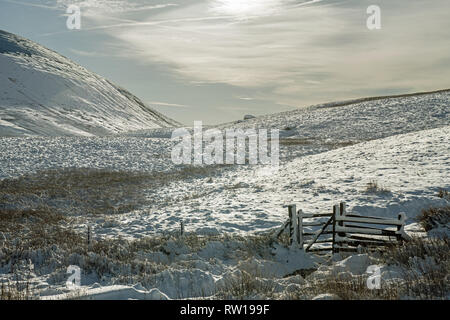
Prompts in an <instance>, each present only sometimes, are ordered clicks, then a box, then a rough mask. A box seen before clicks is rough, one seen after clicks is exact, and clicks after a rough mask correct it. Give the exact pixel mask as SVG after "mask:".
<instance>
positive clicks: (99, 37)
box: [0, 0, 450, 125]
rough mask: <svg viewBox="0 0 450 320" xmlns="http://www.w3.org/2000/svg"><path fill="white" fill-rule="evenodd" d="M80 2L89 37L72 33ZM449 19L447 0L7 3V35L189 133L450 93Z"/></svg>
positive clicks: (3, 0)
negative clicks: (116, 88) (256, 118)
mask: <svg viewBox="0 0 450 320" xmlns="http://www.w3.org/2000/svg"><path fill="white" fill-rule="evenodd" d="M71 4H75V5H78V6H79V7H80V10H81V29H80V30H69V29H68V28H67V26H66V21H67V18H68V17H67V14H66V10H67V8H68V6H69V5H71ZM370 5H377V6H378V7H379V8H380V13H381V15H380V17H381V20H380V22H381V25H380V27H381V28H380V29H375V30H370V29H369V28H367V19H368V18H369V16H370V15H371V14H370V13H367V8H368V7H369V6H370ZM449 12H450V2H449V1H448V0H429V1H424V0H146V1H144V0H135V1H132V0H34V1H31V0H0V29H2V30H5V31H8V32H12V33H16V34H19V35H21V36H23V37H26V38H28V39H31V40H33V41H35V42H37V43H39V44H42V45H44V46H46V47H48V48H50V49H53V50H55V51H57V52H59V53H60V54H62V55H64V56H66V57H68V58H70V59H72V60H73V61H75V62H77V63H79V64H80V65H82V66H84V67H86V68H87V69H89V70H91V71H93V72H96V73H98V74H100V75H101V76H104V77H106V78H107V79H109V80H111V81H112V82H114V83H116V84H118V85H120V86H122V87H124V88H126V89H127V90H129V91H130V92H132V93H133V94H135V95H137V96H138V97H139V98H141V100H143V101H144V102H146V103H147V104H148V105H150V106H152V107H154V108H156V109H157V110H159V111H160V112H162V113H164V114H166V115H168V116H169V117H172V118H174V119H175V120H178V121H180V122H182V123H184V124H187V125H192V124H193V122H194V121H196V120H202V121H203V123H204V124H218V123H224V122H228V121H233V120H238V119H242V118H243V117H244V115H247V114H251V115H263V114H270V113H276V112H281V111H287V110H292V109H296V108H302V107H306V106H309V105H313V104H319V103H324V102H330V101H340V100H346V99H352V98H360V97H368V96H378V95H391V94H403V93H412V92H418V91H431V90H437V89H444V88H450V41H449V40H450V19H449V18H448V13H449Z"/></svg>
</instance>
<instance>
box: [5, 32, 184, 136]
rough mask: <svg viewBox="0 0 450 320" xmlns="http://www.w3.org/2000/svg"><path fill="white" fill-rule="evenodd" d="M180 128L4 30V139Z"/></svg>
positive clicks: (82, 70)
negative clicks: (9, 137)
mask: <svg viewBox="0 0 450 320" xmlns="http://www.w3.org/2000/svg"><path fill="white" fill-rule="evenodd" d="M174 125H178V123H177V122H175V121H173V120H171V119H169V118H167V117H166V116H164V115H162V114H160V113H159V112H157V111H155V110H153V109H151V108H149V107H147V106H146V105H144V104H143V103H142V101H140V100H139V99H138V98H137V97H135V96H133V95H132V94H131V93H129V92H128V91H126V90H125V89H122V88H119V87H117V86H115V85H114V84H112V83H111V82H109V81H108V80H106V79H104V78H102V77H100V76H98V75H96V74H94V73H92V72H90V71H88V70H86V69H85V68H83V67H81V66H79V65H77V64H76V63H74V62H72V61H70V60H69V59H67V58H65V57H63V56H61V55H59V54H58V53H56V52H54V51H51V50H49V49H47V48H44V47H42V46H41V45H39V44H37V43H34V42H32V41H30V40H27V39H24V38H22V37H19V36H16V35H13V34H11V33H8V32H5V31H2V30H0V136H36V135H46V136H62V135H64V136H68V135H71V136H93V135H106V134H111V133H118V132H124V131H128V130H138V129H148V128H159V127H170V126H174Z"/></svg>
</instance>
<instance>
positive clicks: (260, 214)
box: [0, 92, 450, 299]
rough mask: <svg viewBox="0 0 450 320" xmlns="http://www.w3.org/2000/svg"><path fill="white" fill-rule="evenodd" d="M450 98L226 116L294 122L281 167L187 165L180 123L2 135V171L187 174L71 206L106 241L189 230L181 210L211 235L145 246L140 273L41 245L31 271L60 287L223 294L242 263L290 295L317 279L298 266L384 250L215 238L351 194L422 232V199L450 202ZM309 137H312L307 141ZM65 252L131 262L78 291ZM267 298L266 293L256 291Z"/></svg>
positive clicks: (62, 291)
mask: <svg viewBox="0 0 450 320" xmlns="http://www.w3.org/2000/svg"><path fill="white" fill-rule="evenodd" d="M449 98H450V94H449V93H448V92H440V93H434V94H429V95H422V96H417V97H414V96H413V97H402V98H392V99H382V100H375V101H366V102H359V103H356V104H350V105H346V106H339V107H330V106H327V107H312V108H309V109H306V110H298V111H292V112H288V113H282V114H275V115H271V116H266V117H261V118H256V119H250V120H247V121H245V122H240V123H233V124H227V125H223V126H219V127H220V128H223V129H225V128H227V127H232V128H237V127H258V128H278V129H280V130H282V134H281V138H282V139H284V140H287V139H291V140H292V141H290V143H287V144H282V145H281V150H280V152H281V158H282V162H281V165H280V167H279V168H278V169H277V170H275V169H274V168H270V167H265V166H250V165H242V166H238V165H236V166H225V167H222V166H219V167H212V168H204V171H201V170H200V171H192V174H190V170H192V168H189V167H185V166H176V165H174V164H173V163H172V162H171V160H170V151H171V148H172V146H173V142H172V141H170V139H169V138H170V133H171V130H170V129H155V130H150V131H149V130H146V131H139V132H133V133H130V134H123V135H116V136H110V137H89V138H86V137H53V138H49V137H26V138H1V139H0V149H1V150H2V152H1V154H0V164H1V166H0V177H1V178H2V179H9V180H4V181H12V180H11V179H14V178H17V177H19V176H20V175H22V174H31V176H30V177H31V179H32V177H33V174H35V173H36V174H37V175H39V173H40V172H41V170H45V169H55V168H56V169H57V168H91V169H92V168H95V169H108V170H114V171H117V172H123V171H135V172H139V173H141V174H142V175H144V174H152V173H155V172H159V173H161V172H164V173H166V174H168V177H172V176H170V174H172V173H174V172H175V171H176V170H182V171H183V170H184V173H185V174H184V175H182V178H176V179H172V178H173V177H172V178H170V179H169V178H168V179H167V181H163V180H158V181H161V183H160V182H157V183H150V180H149V183H148V185H146V184H145V183H144V184H143V185H142V186H140V187H139V188H140V189H139V194H140V195H141V198H142V199H141V202H139V205H138V207H137V208H133V209H131V210H130V211H128V212H125V213H122V214H115V215H111V214H96V215H86V214H71V215H70V218H71V225H70V227H71V228H72V229H73V230H76V231H79V232H80V233H82V234H85V232H86V230H87V226H88V225H90V226H91V228H92V233H93V237H94V239H95V240H99V239H110V240H115V239H118V238H119V237H120V238H122V239H128V240H129V241H136V239H145V238H146V237H148V236H158V235H160V234H167V233H170V232H174V231H177V230H179V228H180V222H181V221H183V222H184V223H185V229H186V232H187V234H188V235H204V236H208V237H212V238H211V240H210V241H206V242H205V243H204V244H203V245H201V246H199V247H198V248H195V249H193V248H192V246H189V245H187V244H186V243H185V242H183V240H182V239H181V240H180V239H178V240H177V239H175V240H174V239H171V240H168V241H167V242H165V243H164V244H163V245H162V247H161V248H159V249H158V250H153V249H152V250H150V249H145V250H144V249H142V250H140V251H138V252H137V256H136V257H135V259H136V261H139V263H143V264H144V267H142V268H144V269H145V268H150V267H148V265H147V264H150V266H151V270H153V271H152V272H150V274H149V275H147V271H148V270H147V269H145V270H146V271H145V272H144V273H143V274H141V273H139V277H137V276H136V275H134V276H132V275H131V274H132V273H133V272H132V271H131V269H127V268H131V267H126V266H122V265H120V267H119V266H114V265H112V266H111V265H110V264H111V262H108V261H109V260H107V259H106V258H105V257H102V256H100V255H98V254H94V253H92V254H90V255H89V257H88V258H86V257H81V256H79V255H71V256H70V257H64V254H65V253H64V251H61V250H59V249H57V248H55V250H54V252H53V251H52V252H50V253H43V252H35V251H33V253H32V254H31V258H30V262H31V264H33V267H34V268H33V271H32V272H31V276H30V273H29V274H28V278H31V279H32V280H31V282H32V285H33V286H34V287H35V288H38V289H39V290H40V291H42V292H41V295H42V296H43V297H46V298H48V299H60V298H87V299H110V298H113V299H114V298H116V299H118V298H136V299H166V298H170V299H174V298H188V297H211V296H216V297H223V296H221V295H220V292H222V291H221V290H223V288H224V287H226V286H227V285H229V284H230V283H233V281H243V280H242V271H246V272H248V273H250V274H253V275H254V276H255V277H256V278H255V279H258V280H257V281H258V283H259V284H258V285H260V286H262V287H270V288H273V292H272V293H273V295H272V296H271V297H272V298H274V297H275V298H283V297H284V298H286V297H289V294H290V293H292V292H294V291H295V290H298V289H299V288H300V287H301V286H304V285H305V284H306V283H307V281H308V278H307V279H306V280H305V278H304V277H303V276H301V275H300V274H295V273H294V272H295V271H298V270H308V269H317V268H319V269H318V271H316V272H315V273H314V275H313V276H318V275H320V274H326V273H327V272H328V273H329V272H331V271H332V270H341V271H342V270H343V271H342V272H344V271H345V272H350V273H351V274H353V275H358V274H361V273H364V271H365V267H366V265H368V264H373V263H379V262H377V261H372V260H371V259H372V258H371V257H369V256H367V255H354V256H351V257H349V258H347V259H346V260H339V261H336V262H335V264H334V265H331V266H330V265H329V264H328V265H327V264H324V266H323V267H319V265H320V264H322V263H324V261H323V259H322V258H318V257H315V256H313V255H311V254H305V253H303V252H301V251H295V250H294V251H293V250H288V249H286V248H284V247H283V246H281V245H275V247H267V248H264V249H255V250H254V252H253V253H252V254H246V253H245V252H248V250H249V249H248V248H249V244H248V243H243V242H240V241H238V240H235V239H233V238H231V239H228V240H226V239H225V240H224V239H222V240H220V241H219V240H217V239H216V240H214V239H215V238H214V237H221V236H224V235H230V236H232V237H235V236H237V235H240V236H244V237H248V236H251V235H253V234H258V233H259V234H261V233H264V232H266V231H270V230H274V229H275V228H277V227H279V226H280V225H281V223H282V222H283V221H284V220H285V219H286V217H287V209H286V207H285V206H286V205H288V204H296V205H297V208H301V209H303V211H304V212H306V213H318V212H328V211H330V210H331V208H332V205H334V204H337V203H339V202H340V201H345V202H346V203H347V205H348V206H349V207H348V210H349V211H350V212H354V213H358V214H361V215H376V216H386V217H396V216H397V214H398V213H399V212H405V213H406V215H407V217H408V220H407V224H408V226H407V228H406V230H407V231H409V232H411V233H412V232H417V231H423V230H421V229H420V226H418V224H417V223H416V222H415V220H414V217H415V216H417V214H418V213H420V211H421V210H422V209H424V208H428V207H430V206H435V207H442V206H446V205H448V199H445V198H439V197H438V196H437V193H438V190H440V189H443V190H449V189H450V116H449V113H450V103H449V101H450V99H449ZM296 139H297V140H296ZM304 139H309V141H308V143H305V140H304ZM150 177H151V175H150ZM27 179H28V180H30V178H27ZM150 179H151V178H150ZM369 182H376V183H378V185H380V186H381V187H382V188H383V189H385V192H378V193H371V192H367V190H366V189H367V184H368V183H369ZM50 200H51V201H50ZM50 200H49V203H52V204H54V203H60V202H58V199H55V198H51V199H50ZM59 200H65V199H64V198H62V199H59ZM126 200H127V199H126V196H124V201H125V202H126ZM418 234H419V233H418ZM250 247H251V246H250ZM121 250H122V249H121ZM123 250H124V251H125V252H126V251H127V250H128V249H123ZM45 254H48V255H49V256H50V257H52V258H51V259H50V258H49V259H50V260H51V261H52V263H51V265H52V266H49V265H47V262H46V260H45V259H44V260H43V258H42V256H45ZM62 261H66V262H67V261H69V262H70V263H71V264H76V265H79V266H80V267H81V268H82V269H83V268H87V269H89V268H90V266H91V265H92V264H95V265H101V266H104V268H106V269H108V270H111V269H112V270H116V269H119V270H122V269H120V268H125V269H123V271H116V273H115V274H109V275H98V274H95V273H88V274H84V275H83V277H84V278H83V281H82V285H83V287H82V289H81V290H80V291H76V292H69V291H68V290H67V289H66V288H65V279H67V275H66V274H65V270H64V269H61V266H60V267H57V265H58V263H59V264H62ZM9 267H10V265H6V266H3V267H2V268H0V274H1V273H3V274H4V277H3V278H5V279H6V278H9V279H11V274H9V273H8V270H9V269H8V268H9ZM330 268H331V269H330ZM386 268H387V269H386ZM362 269H364V270H363V271H361V270H362ZM330 270H331V271H330ZM383 270H384V271H383V272H388V273H389V274H390V276H389V277H391V278H392V273H393V274H395V270H392V268H391V269H390V267H385V269H383ZM339 272H340V271H339ZM119 275H120V276H119ZM256 275H257V276H256ZM384 276H386V277H388V276H387V275H384ZM127 277H129V280H126V279H128V278H127ZM0 278H2V277H1V276H0ZM236 279H238V280H236ZM136 282H139V283H138V284H136ZM99 283H100V284H99ZM124 284H126V286H123V285H124ZM111 285H113V286H112V287H111ZM119 285H122V286H119ZM258 297H259V298H264V297H267V296H264V295H260V296H258V295H256V296H252V297H250V298H258ZM319 298H321V297H319ZM322 298H323V297H322Z"/></svg>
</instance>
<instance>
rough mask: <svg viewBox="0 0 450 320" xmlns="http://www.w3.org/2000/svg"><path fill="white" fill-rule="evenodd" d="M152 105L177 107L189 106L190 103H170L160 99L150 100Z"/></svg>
mask: <svg viewBox="0 0 450 320" xmlns="http://www.w3.org/2000/svg"><path fill="white" fill-rule="evenodd" d="M148 104H150V105H157V106H161V107H176V108H188V107H189V106H188V105H185V104H177V103H168V102H160V101H149V102H148Z"/></svg>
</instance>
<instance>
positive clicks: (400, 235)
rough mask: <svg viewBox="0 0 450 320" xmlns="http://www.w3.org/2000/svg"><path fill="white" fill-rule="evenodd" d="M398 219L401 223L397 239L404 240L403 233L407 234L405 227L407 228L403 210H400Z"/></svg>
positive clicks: (398, 226) (398, 227)
mask: <svg viewBox="0 0 450 320" xmlns="http://www.w3.org/2000/svg"><path fill="white" fill-rule="evenodd" d="M398 220H399V221H400V223H401V224H399V225H397V241H399V242H402V241H403V235H404V234H405V232H404V228H405V221H406V215H405V213H403V212H400V213H399V214H398Z"/></svg>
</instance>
